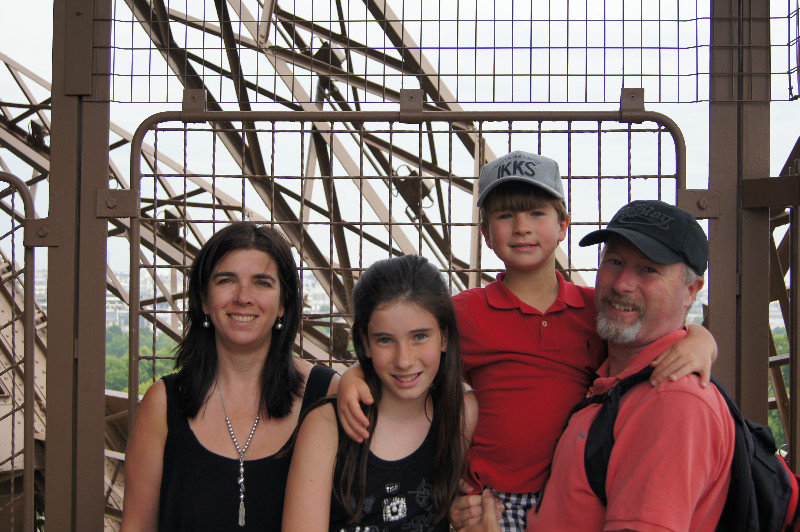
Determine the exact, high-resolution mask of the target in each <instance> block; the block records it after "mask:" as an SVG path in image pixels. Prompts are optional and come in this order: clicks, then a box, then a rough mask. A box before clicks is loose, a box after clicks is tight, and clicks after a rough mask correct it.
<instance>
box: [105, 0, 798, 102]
mask: <svg viewBox="0 0 800 532" xmlns="http://www.w3.org/2000/svg"><path fill="white" fill-rule="evenodd" d="M770 8H771V12H772V14H771V20H770V26H771V32H772V44H771V48H772V50H773V53H772V58H773V59H772V65H771V72H770V71H768V70H765V71H764V72H762V73H761V74H760V75H767V76H769V75H771V76H772V78H773V80H774V85H775V90H774V92H773V96H772V98H773V99H774V100H787V99H790V98H794V97H796V96H797V94H798V90H797V82H798V80H797V50H798V41H797V35H798V32H797V4H796V0H775V1H773V2H771V4H770ZM710 17H711V3H710V2H703V1H680V2H665V1H659V2H652V1H646V0H640V1H638V2H631V1H622V0H617V1H606V2H591V1H589V0H579V1H568V2H553V1H552V0H531V1H529V2H480V1H478V0H472V1H468V2H463V1H460V2H423V1H422V0H396V1H382V0H381V1H377V0H365V1H354V0H353V1H344V0H330V1H328V2H321V1H318V0H314V1H311V0H292V1H287V2H273V1H267V2H263V3H262V2H259V1H257V0H228V1H225V0H216V1H211V0H206V1H204V2H189V1H186V0H154V1H152V2H144V1H142V0H125V1H123V0H117V1H116V3H115V10H114V37H113V43H112V47H113V59H112V61H113V67H112V70H113V82H112V96H111V97H112V100H113V101H117V102H179V101H180V99H181V91H182V89H183V88H200V87H205V88H206V89H208V90H209V92H210V93H211V94H213V95H214V100H213V102H212V106H213V107H214V108H216V106H224V105H225V104H231V103H237V104H239V105H240V109H241V110H248V109H249V108H250V106H251V105H256V104H269V103H275V104H277V105H279V106H281V107H283V108H290V109H300V108H304V109H306V110H309V109H308V108H307V107H306V105H307V104H310V103H312V102H316V103H318V104H320V105H324V106H326V107H327V108H330V109H356V110H360V109H374V108H376V107H381V106H382V105H385V104H386V102H392V101H397V99H398V93H399V90H400V89H403V88H422V89H424V90H425V92H426V96H427V100H428V104H429V105H430V106H432V107H437V108H445V109H457V108H459V106H462V105H467V106H468V105H470V104H482V103H484V104H485V103H515V104H519V105H528V104H531V103H534V102H535V103H603V102H605V103H610V102H615V101H616V98H617V95H618V94H619V90H620V88H622V87H644V88H645V89H646V92H647V95H648V98H650V101H652V102H700V101H708V99H709V88H708V87H709V71H710V70H709V48H710V42H711V41H710V40H711V35H710V33H711V30H710V26H711V25H710ZM747 17H748V14H747V13H742V15H741V18H738V17H734V18H732V19H731V20H730V21H729V23H730V24H731V27H732V29H733V31H736V28H737V27H738V26H739V25H741V24H742V21H744V20H746V19H747ZM745 33H746V32H745ZM748 46H749V45H748V44H747V43H743V44H742V46H741V47H739V48H745V49H746V48H747V47H748ZM736 52H737V50H731V53H732V54H735V53H736ZM787 82H788V83H787ZM729 83H731V84H732V85H733V84H735V83H736V80H733V79H731V80H730V81H729Z"/></svg>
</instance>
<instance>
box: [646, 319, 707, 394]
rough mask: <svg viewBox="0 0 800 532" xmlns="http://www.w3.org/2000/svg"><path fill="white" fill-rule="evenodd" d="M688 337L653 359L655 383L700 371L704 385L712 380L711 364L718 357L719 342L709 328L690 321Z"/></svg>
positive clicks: (653, 381) (651, 380)
mask: <svg viewBox="0 0 800 532" xmlns="http://www.w3.org/2000/svg"><path fill="white" fill-rule="evenodd" d="M686 329H687V330H688V331H689V334H688V335H687V336H686V338H684V339H682V340H680V341H679V342H676V343H675V344H674V345H673V346H672V347H670V348H669V349H667V350H666V351H664V352H663V353H662V354H661V355H659V356H658V358H656V359H655V360H653V365H654V366H655V370H654V371H653V375H652V377H650V382H651V383H653V385H655V384H657V383H659V382H661V381H663V380H664V379H666V378H669V379H671V380H673V381H676V380H678V379H680V378H682V377H685V376H686V375H689V374H691V373H699V374H700V381H701V384H702V386H703V387H704V388H705V386H706V385H707V384H708V382H709V381H710V380H711V364H713V363H714V361H715V360H716V359H717V342H716V340H714V337H713V336H712V335H711V333H710V332H708V330H707V329H706V328H705V327H703V326H702V325H698V324H697V323H690V324H689V325H687V327H686Z"/></svg>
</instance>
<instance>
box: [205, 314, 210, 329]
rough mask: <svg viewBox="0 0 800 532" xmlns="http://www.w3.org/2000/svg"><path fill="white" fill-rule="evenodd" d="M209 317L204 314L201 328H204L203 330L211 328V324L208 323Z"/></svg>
mask: <svg viewBox="0 0 800 532" xmlns="http://www.w3.org/2000/svg"><path fill="white" fill-rule="evenodd" d="M209 317H210V316H209V315H208V314H206V317H205V319H204V320H203V328H205V329H208V328H209V327H211V322H210V321H208V319H209Z"/></svg>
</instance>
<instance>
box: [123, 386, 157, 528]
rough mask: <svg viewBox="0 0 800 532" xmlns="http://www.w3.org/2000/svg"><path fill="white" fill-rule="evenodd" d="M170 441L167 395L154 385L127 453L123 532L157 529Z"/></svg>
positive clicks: (134, 427)
mask: <svg viewBox="0 0 800 532" xmlns="http://www.w3.org/2000/svg"><path fill="white" fill-rule="evenodd" d="M166 441H167V392H166V388H165V387H164V381H157V382H156V383H154V384H153V385H152V386H151V387H150V389H149V390H147V393H146V394H145V395H144V398H143V399H142V403H141V404H140V405H139V408H138V410H137V411H136V419H135V420H134V424H133V431H131V437H130V439H129V440H128V447H127V449H126V451H125V499H124V506H123V515H122V526H121V530H122V532H137V531H140V530H141V531H150V530H156V529H157V528H158V503H159V497H160V494H161V476H162V472H163V468H164V444H165V443H166Z"/></svg>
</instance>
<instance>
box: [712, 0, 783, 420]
mask: <svg viewBox="0 0 800 532" xmlns="http://www.w3.org/2000/svg"><path fill="white" fill-rule="evenodd" d="M762 4H763V3H761V2H754V1H750V0H714V1H713V2H712V5H711V69H710V71H711V78H710V83H711V87H710V89H711V90H710V103H709V186H710V188H713V189H715V190H717V191H718V192H719V198H720V216H719V218H717V219H712V220H711V221H710V223H709V237H710V240H711V243H712V245H711V249H710V257H709V258H710V264H711V266H710V272H709V276H710V282H709V300H710V304H711V309H712V311H711V316H710V320H709V321H710V326H711V331H712V332H713V333H714V337H715V338H716V339H717V343H718V345H719V350H720V358H719V360H718V362H717V364H716V367H715V372H716V373H717V374H718V375H719V376H720V378H721V379H722V380H723V381H724V382H725V383H726V385H727V386H729V388H730V389H732V390H734V394H735V397H736V399H737V401H738V402H739V404H740V406H741V407H742V410H743V411H744V412H745V414H746V415H747V416H748V417H751V418H754V419H757V420H760V421H762V422H766V418H767V404H768V403H767V387H766V386H764V383H765V381H766V378H767V365H768V354H767V353H768V344H767V341H768V340H769V337H768V333H769V315H768V306H769V300H768V298H769V277H768V276H767V275H765V274H764V272H766V271H769V269H768V264H769V263H768V260H769V210H768V209H757V210H756V209H753V210H747V211H746V210H743V209H742V207H741V182H742V180H743V179H755V178H762V177H767V176H768V175H769V87H770V84H769V75H762V74H760V72H758V71H757V69H759V68H761V67H760V66H759V65H765V64H769V57H770V55H769V27H768V24H769V6H768V5H762ZM731 287H736V290H731ZM760 375H761V376H763V379H760V378H759V377H758V376H760Z"/></svg>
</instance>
